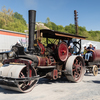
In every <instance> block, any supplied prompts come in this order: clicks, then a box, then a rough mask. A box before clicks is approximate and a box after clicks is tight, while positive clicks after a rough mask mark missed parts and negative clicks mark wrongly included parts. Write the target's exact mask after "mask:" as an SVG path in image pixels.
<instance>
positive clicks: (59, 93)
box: [0, 69, 100, 100]
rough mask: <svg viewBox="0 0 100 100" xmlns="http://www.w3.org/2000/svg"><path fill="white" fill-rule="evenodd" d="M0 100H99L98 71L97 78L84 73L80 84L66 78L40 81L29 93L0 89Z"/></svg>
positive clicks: (99, 81) (99, 76) (99, 75)
mask: <svg viewBox="0 0 100 100" xmlns="http://www.w3.org/2000/svg"><path fill="white" fill-rule="evenodd" d="M0 100H100V69H99V73H98V75H97V76H93V74H90V73H86V74H85V76H84V78H83V80H82V82H80V83H72V82H69V81H67V80H66V78H63V79H58V80H56V81H49V80H48V79H44V78H43V79H40V80H39V82H38V83H37V85H36V86H35V88H34V89H33V90H32V91H31V92H29V93H19V92H15V91H11V90H5V89H2V88H0Z"/></svg>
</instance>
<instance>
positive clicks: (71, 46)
mask: <svg viewBox="0 0 100 100" xmlns="http://www.w3.org/2000/svg"><path fill="white" fill-rule="evenodd" d="M73 46H74V45H73V42H72V38H68V49H69V52H70V53H71V54H73V51H74V49H73Z"/></svg>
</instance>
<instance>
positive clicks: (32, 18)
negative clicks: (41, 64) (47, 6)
mask: <svg viewBox="0 0 100 100" xmlns="http://www.w3.org/2000/svg"><path fill="white" fill-rule="evenodd" d="M28 12H29V40H28V41H29V42H28V43H29V44H28V51H29V53H30V54H32V53H33V51H34V46H33V45H34V32H35V19H36V11H35V10H29V11H28Z"/></svg>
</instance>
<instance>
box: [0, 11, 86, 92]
mask: <svg viewBox="0 0 100 100" xmlns="http://www.w3.org/2000/svg"><path fill="white" fill-rule="evenodd" d="M35 15H36V11H34V10H29V46H28V51H27V52H24V47H23V46H21V45H20V44H16V45H14V46H12V49H11V52H10V53H9V59H6V60H4V61H3V66H2V67H1V68H0V87H2V88H5V89H11V90H15V91H20V92H29V91H31V90H32V89H33V87H34V86H35V84H36V83H37V81H38V79H39V78H42V77H45V78H49V79H52V80H56V79H58V78H61V77H63V76H64V75H65V76H66V78H67V79H68V80H70V81H73V82H80V81H81V80H82V78H83V76H84V72H85V65H84V64H85V63H84V59H83V58H82V57H81V56H78V55H71V54H70V53H69V51H68V46H67V43H65V42H61V41H59V42H58V40H60V39H67V38H68V37H71V38H72V37H73V38H81V39H85V37H82V36H78V35H77V36H76V35H71V34H66V33H61V32H57V31H54V30H49V29H42V30H40V33H42V37H44V38H46V45H43V44H42V43H41V41H40V40H39V39H38V38H35V37H37V36H38V35H37V32H38V31H35ZM40 36H41V35H40ZM49 38H53V39H56V41H53V43H50V42H48V40H49ZM56 42H58V43H57V44H56Z"/></svg>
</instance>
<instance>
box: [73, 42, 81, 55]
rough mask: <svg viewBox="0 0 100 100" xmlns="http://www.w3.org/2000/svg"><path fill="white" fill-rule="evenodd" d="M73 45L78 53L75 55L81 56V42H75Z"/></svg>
mask: <svg viewBox="0 0 100 100" xmlns="http://www.w3.org/2000/svg"><path fill="white" fill-rule="evenodd" d="M73 44H74V49H75V48H76V50H77V52H76V53H75V54H76V55H77V54H80V52H81V44H80V43H79V42H76V41H75V42H73Z"/></svg>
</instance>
